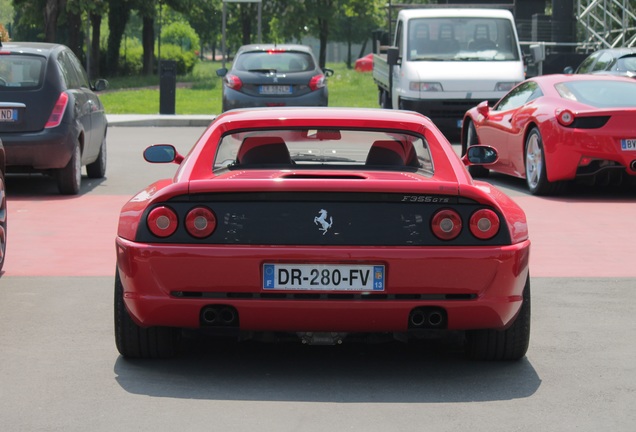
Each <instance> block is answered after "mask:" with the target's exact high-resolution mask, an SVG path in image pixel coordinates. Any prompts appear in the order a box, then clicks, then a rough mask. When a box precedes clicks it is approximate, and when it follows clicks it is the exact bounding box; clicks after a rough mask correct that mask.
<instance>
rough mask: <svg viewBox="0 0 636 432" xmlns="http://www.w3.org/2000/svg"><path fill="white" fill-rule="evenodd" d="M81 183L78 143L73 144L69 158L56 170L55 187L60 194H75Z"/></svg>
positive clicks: (80, 159)
mask: <svg viewBox="0 0 636 432" xmlns="http://www.w3.org/2000/svg"><path fill="white" fill-rule="evenodd" d="M81 185H82V155H81V153H80V147H79V144H76V145H75V148H74V149H73V155H72V156H71V160H69V161H68V163H67V164H66V166H65V167H64V168H62V169H60V170H58V171H57V188H58V189H59V191H60V193H61V194H64V195H77V194H78V193H79V190H80V186H81Z"/></svg>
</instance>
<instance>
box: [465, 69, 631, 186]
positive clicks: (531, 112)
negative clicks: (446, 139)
mask: <svg viewBox="0 0 636 432" xmlns="http://www.w3.org/2000/svg"><path fill="white" fill-rule="evenodd" d="M529 81H534V82H536V83H537V84H538V85H539V87H540V89H541V91H542V92H543V96H542V97H538V98H536V99H534V100H531V101H530V102H527V103H525V104H523V105H521V106H520V107H517V108H515V109H511V110H507V111H498V110H492V109H491V110H490V111H489V113H488V116H484V115H482V114H480V113H479V111H478V108H477V107H474V108H472V109H470V110H469V111H467V112H466V114H465V116H464V123H463V125H464V127H463V130H462V147H463V151H465V148H466V142H465V141H466V140H465V138H466V133H467V131H466V125H467V124H468V120H469V121H471V122H472V123H473V124H474V125H475V130H476V132H477V136H478V139H479V143H480V144H485V145H491V146H493V147H495V148H496V149H497V152H498V155H499V160H498V162H497V163H496V164H494V165H492V166H489V167H488V168H489V169H491V170H493V171H497V172H501V173H503V174H507V175H511V176H515V177H519V178H525V177H526V173H525V143H526V138H527V136H528V133H529V132H530V130H531V129H532V128H535V127H536V128H538V129H539V131H540V133H541V137H542V140H543V146H544V149H545V151H544V155H545V163H546V167H547V168H546V173H547V178H548V180H549V181H551V182H556V181H560V180H573V179H575V178H576V177H577V169H578V168H579V165H580V162H581V159H582V158H583V157H585V158H589V159H598V160H604V161H613V162H616V163H618V164H620V165H621V166H623V167H625V168H626V169H625V172H626V173H627V174H629V175H632V176H636V169H634V168H633V167H632V163H633V162H634V161H635V160H636V150H635V151H622V150H621V142H620V140H621V139H634V138H636V132H634V126H633V125H634V124H636V108H625V107H620V108H595V107H593V106H590V105H586V104H584V103H581V102H578V101H573V100H568V99H565V98H563V97H561V96H560V95H559V93H558V92H557V90H556V89H555V87H554V86H555V84H558V83H563V82H570V81H598V82H599V86H602V85H603V81H626V82H630V83H632V84H634V85H636V83H634V81H633V80H630V79H629V78H624V77H614V76H608V75H543V76H538V77H534V78H531V79H530V80H529ZM522 84H523V83H522ZM566 109H567V110H570V111H571V112H572V113H573V114H574V116H575V117H576V118H584V117H599V116H610V119H609V121H608V122H607V123H606V124H605V125H604V126H602V127H600V128H585V129H581V128H575V127H566V126H563V125H561V124H560V123H559V122H558V121H557V118H556V114H555V113H556V112H557V110H566Z"/></svg>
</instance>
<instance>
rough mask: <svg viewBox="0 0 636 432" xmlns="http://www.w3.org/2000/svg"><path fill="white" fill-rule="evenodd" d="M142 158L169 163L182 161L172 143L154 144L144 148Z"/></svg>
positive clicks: (147, 160)
mask: <svg viewBox="0 0 636 432" xmlns="http://www.w3.org/2000/svg"><path fill="white" fill-rule="evenodd" d="M144 159H145V160H146V162H150V163H171V162H174V163H176V164H180V163H181V162H182V161H183V156H181V155H180V154H179V153H178V152H177V149H175V148H174V146H173V145H172V144H155V145H152V146H150V147H147V148H146V150H144Z"/></svg>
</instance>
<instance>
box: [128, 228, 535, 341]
mask: <svg viewBox="0 0 636 432" xmlns="http://www.w3.org/2000/svg"><path fill="white" fill-rule="evenodd" d="M529 247H530V242H529V241H524V242H521V243H519V244H515V245H511V246H484V247H386V248H383V247H375V248H372V247H321V248H313V247H281V246H276V247H273V246H232V245H222V246H209V245H206V246H192V245H165V244H164V245H148V244H140V243H135V242H131V241H128V240H125V239H122V238H118V239H117V265H118V271H119V274H120V277H121V281H122V284H123V286H124V302H125V304H126V307H127V308H128V311H129V312H130V315H131V316H132V318H133V320H135V322H137V323H138V324H139V325H141V326H169V327H181V328H199V327H201V326H202V325H203V326H205V324H206V323H205V320H204V319H203V316H204V311H206V310H207V311H209V310H210V308H216V307H218V308H220V310H223V311H226V312H227V311H231V312H232V313H236V317H233V320H232V324H233V325H236V327H238V328H240V330H246V331H281V332H402V331H407V330H408V329H409V328H413V313H414V311H415V313H416V312H417V311H425V312H426V311H431V310H432V311H437V312H439V313H440V314H441V317H442V324H441V326H443V328H444V329H447V330H469V329H480V328H493V329H503V328H505V327H506V326H507V325H509V324H510V323H511V322H512V321H513V320H514V318H515V316H516V314H517V312H518V311H519V308H520V306H521V302H522V293H523V289H524V286H525V282H526V279H527V277H528V261H529ZM267 262H277V263H318V264H322V263H351V264H353V263H355V264H373V265H384V267H385V269H386V278H385V289H384V290H383V291H382V292H379V293H378V292H373V293H369V292H354V293H351V292H341V291H319V292H313V291H312V292H309V291H299V290H294V291H292V292H290V291H284V290H280V291H274V292H271V291H270V290H267V292H265V290H264V289H263V264H264V263H267ZM224 308H227V309H224Z"/></svg>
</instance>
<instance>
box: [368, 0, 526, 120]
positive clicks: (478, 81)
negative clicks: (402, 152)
mask: <svg viewBox="0 0 636 432" xmlns="http://www.w3.org/2000/svg"><path fill="white" fill-rule="evenodd" d="M393 45H394V46H393V47H391V48H389V49H388V52H387V53H388V56H387V55H382V54H376V55H375V56H374V64H373V77H374V80H375V82H376V83H377V85H378V90H379V92H380V93H379V102H380V104H381V105H382V106H383V107H384V108H396V109H406V110H412V111H417V112H420V113H422V114H424V115H426V116H428V117H430V118H431V119H432V120H433V121H434V122H435V124H436V125H437V126H438V127H439V128H440V129H442V130H443V131H445V132H448V131H451V132H453V131H456V132H459V130H460V128H461V121H462V118H463V116H464V113H465V112H466V110H468V109H469V108H471V107H473V106H475V105H477V104H479V103H480V102H482V101H484V100H487V101H488V102H489V103H490V104H491V105H492V104H494V102H496V101H497V100H499V99H500V98H501V97H502V96H503V95H504V94H506V92H507V91H509V90H510V89H512V87H514V86H515V85H516V84H518V83H519V82H521V81H523V80H524V79H525V74H524V64H523V57H522V55H521V48H520V46H519V41H518V37H517V31H516V28H515V23H514V18H513V16H512V13H511V12H510V11H508V10H505V9H478V8H475V9H472V8H462V9H457V8H431V9H404V10H401V11H400V12H399V14H398V18H397V23H396V26H395V36H394V39H393Z"/></svg>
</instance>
